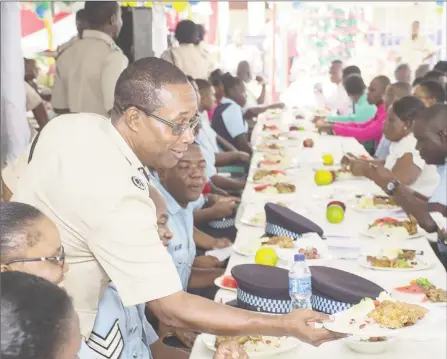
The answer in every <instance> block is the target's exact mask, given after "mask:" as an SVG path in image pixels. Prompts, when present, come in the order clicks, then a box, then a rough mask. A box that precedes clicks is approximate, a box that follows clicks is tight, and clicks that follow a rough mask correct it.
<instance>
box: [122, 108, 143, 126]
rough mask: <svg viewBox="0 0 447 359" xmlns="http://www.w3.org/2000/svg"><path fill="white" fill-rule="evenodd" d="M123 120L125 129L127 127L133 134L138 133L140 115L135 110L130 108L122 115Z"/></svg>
mask: <svg viewBox="0 0 447 359" xmlns="http://www.w3.org/2000/svg"><path fill="white" fill-rule="evenodd" d="M124 119H125V121H126V124H127V127H129V128H130V129H131V130H132V131H133V132H139V128H140V121H141V120H140V113H139V111H138V110H137V109H135V108H133V107H131V108H129V109H128V110H127V111H126V112H125V113H124Z"/></svg>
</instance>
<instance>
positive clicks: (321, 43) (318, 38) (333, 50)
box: [306, 5, 359, 66]
mask: <svg viewBox="0 0 447 359" xmlns="http://www.w3.org/2000/svg"><path fill="white" fill-rule="evenodd" d="M306 19H307V22H308V25H307V30H308V33H309V39H310V42H311V45H313V46H315V47H316V48H317V49H318V54H319V55H318V57H319V61H320V65H322V66H325V65H328V64H329V63H330V62H331V61H333V60H337V59H340V60H346V59H349V58H350V57H352V55H353V49H354V47H355V39H356V36H357V34H358V33H359V30H358V16H357V13H356V12H354V11H349V12H348V11H345V10H344V9H342V8H340V7H336V6H333V5H328V6H327V8H326V9H324V8H322V7H321V8H320V7H318V8H317V7H315V8H312V9H310V14H309V16H307V17H306Z"/></svg>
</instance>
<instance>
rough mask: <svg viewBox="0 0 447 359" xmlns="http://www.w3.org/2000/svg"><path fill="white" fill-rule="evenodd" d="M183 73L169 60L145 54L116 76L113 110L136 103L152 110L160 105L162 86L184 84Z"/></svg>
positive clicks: (119, 109) (122, 108)
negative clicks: (145, 55)
mask: <svg viewBox="0 0 447 359" xmlns="http://www.w3.org/2000/svg"><path fill="white" fill-rule="evenodd" d="M187 83H188V79H187V78H186V75H185V74H184V73H183V72H182V71H181V70H180V69H179V68H178V67H176V66H174V65H173V64H171V63H170V62H168V61H165V60H162V59H160V58H157V57H145V58H143V59H140V60H137V61H135V62H133V63H131V64H130V65H129V66H128V67H127V68H126V69H125V70H124V71H123V72H122V73H121V75H120V76H119V78H118V81H117V82H116V86H115V104H114V111H118V112H120V111H122V110H124V109H126V108H127V107H129V106H132V105H133V106H139V107H142V108H144V109H145V110H147V111H149V112H154V111H155V110H157V109H158V108H159V107H161V106H163V102H162V100H161V99H160V97H159V93H160V90H161V88H162V87H164V86H166V85H172V84H187Z"/></svg>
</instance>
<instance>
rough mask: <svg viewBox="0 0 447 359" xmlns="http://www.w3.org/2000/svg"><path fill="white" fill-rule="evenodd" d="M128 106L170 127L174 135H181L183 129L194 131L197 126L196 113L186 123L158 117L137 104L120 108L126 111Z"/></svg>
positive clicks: (198, 119)
mask: <svg viewBox="0 0 447 359" xmlns="http://www.w3.org/2000/svg"><path fill="white" fill-rule="evenodd" d="M130 107H135V108H136V109H138V110H140V111H141V112H143V113H144V114H145V115H146V116H148V117H152V118H153V119H155V120H157V121H159V122H161V123H163V124H165V125H167V126H169V127H171V128H172V134H173V135H174V136H181V135H182V134H183V133H184V132H185V131H187V130H188V129H189V130H191V131H194V129H195V128H196V127H197V125H198V124H199V122H200V117H199V115H198V114H196V115H195V116H194V119H193V120H192V121H190V122H188V123H174V122H171V121H168V120H165V119H163V118H161V117H158V116H156V115H154V114H152V113H150V112H148V111H147V110H145V109H144V108H141V107H139V106H135V105H129V106H127V108H125V109H122V111H123V112H124V111H126V110H127V109H129V108H130Z"/></svg>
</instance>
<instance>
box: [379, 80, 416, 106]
mask: <svg viewBox="0 0 447 359" xmlns="http://www.w3.org/2000/svg"><path fill="white" fill-rule="evenodd" d="M410 95H411V85H410V84H409V83H408V82H395V83H393V84H391V85H389V86H387V88H386V90H385V93H384V95H383V103H384V104H385V108H386V109H387V110H388V108H389V107H390V106H391V104H392V103H393V102H394V101H397V100H400V99H401V98H403V97H405V96H410Z"/></svg>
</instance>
